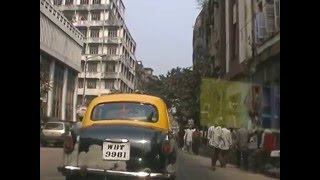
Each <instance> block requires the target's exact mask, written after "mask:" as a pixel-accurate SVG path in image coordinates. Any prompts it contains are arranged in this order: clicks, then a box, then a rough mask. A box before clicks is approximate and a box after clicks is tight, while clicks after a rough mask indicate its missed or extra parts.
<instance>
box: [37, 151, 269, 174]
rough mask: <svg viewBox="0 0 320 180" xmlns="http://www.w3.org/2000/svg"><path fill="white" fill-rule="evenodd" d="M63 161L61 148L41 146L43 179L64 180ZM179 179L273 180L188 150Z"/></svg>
mask: <svg viewBox="0 0 320 180" xmlns="http://www.w3.org/2000/svg"><path fill="white" fill-rule="evenodd" d="M61 162H62V149H61V148H40V179H41V180H63V179H64V178H63V176H61V174H60V173H59V172H58V170H57V166H59V165H60V164H61ZM176 179H177V180H189V179H190V180H193V179H197V180H206V179H217V180H233V179H237V180H250V179H254V180H269V179H270V180H272V179H273V178H269V177H266V176H263V175H260V174H252V173H248V172H245V171H242V170H239V169H237V168H235V167H232V166H228V167H227V168H219V166H217V169H216V171H212V170H211V169H210V159H209V158H206V157H202V156H195V155H192V154H188V153H186V152H182V151H179V152H178V172H177V177H176Z"/></svg>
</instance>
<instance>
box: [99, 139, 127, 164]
mask: <svg viewBox="0 0 320 180" xmlns="http://www.w3.org/2000/svg"><path fill="white" fill-rule="evenodd" d="M102 154H103V155H102V159H103V160H117V161H127V160H129V159H130V143H129V142H126V143H114V142H103V150H102Z"/></svg>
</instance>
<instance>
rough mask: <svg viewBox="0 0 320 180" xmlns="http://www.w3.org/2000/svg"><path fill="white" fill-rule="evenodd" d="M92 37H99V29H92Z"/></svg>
mask: <svg viewBox="0 0 320 180" xmlns="http://www.w3.org/2000/svg"><path fill="white" fill-rule="evenodd" d="M90 37H93V38H97V37H99V29H91V31H90Z"/></svg>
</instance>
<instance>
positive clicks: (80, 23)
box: [73, 20, 123, 27]
mask: <svg viewBox="0 0 320 180" xmlns="http://www.w3.org/2000/svg"><path fill="white" fill-rule="evenodd" d="M122 24H123V22H122V21H111V20H106V21H101V20H100V21H99V20H97V21H76V22H74V23H73V25H74V26H88V27H90V26H121V25H122Z"/></svg>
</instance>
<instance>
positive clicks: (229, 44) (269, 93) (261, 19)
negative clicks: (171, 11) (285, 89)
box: [193, 0, 280, 129]
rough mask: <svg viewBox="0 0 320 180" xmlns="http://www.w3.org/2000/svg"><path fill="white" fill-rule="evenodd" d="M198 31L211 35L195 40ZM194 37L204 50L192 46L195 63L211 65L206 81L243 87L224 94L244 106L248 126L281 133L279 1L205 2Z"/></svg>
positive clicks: (233, 0)
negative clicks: (277, 130) (278, 130)
mask: <svg viewBox="0 0 320 180" xmlns="http://www.w3.org/2000/svg"><path fill="white" fill-rule="evenodd" d="M212 5H213V8H211V6H212ZM212 11H213V12H212ZM206 19H207V21H208V20H209V22H208V23H206ZM210 22H211V23H212V24H213V25H212V24H211V25H209V26H208V24H210ZM210 26H211V28H208V27H210ZM199 27H200V28H199ZM199 29H201V30H202V31H208V30H210V31H211V33H204V35H201V36H199V34H201V33H199ZM207 34H209V35H210V36H209V35H207ZM195 37H198V38H199V37H201V38H202V41H198V44H197V45H199V44H200V45H202V46H203V47H205V48H203V49H202V51H199V48H198V47H199V46H195V44H194V57H193V61H194V64H195V62H197V60H198V62H201V61H199V57H204V58H203V59H204V60H202V61H206V63H207V64H206V66H207V65H208V62H209V64H210V63H211V64H213V65H214V67H215V68H212V69H211V73H209V77H220V78H222V79H223V80H225V81H228V82H241V83H244V84H245V86H242V87H243V88H234V87H233V88H230V89H233V90H232V91H233V92H231V90H230V91H228V93H229V95H230V97H232V98H230V101H234V102H232V103H231V104H247V107H246V108H245V110H246V111H248V113H247V114H248V115H249V117H247V116H242V118H244V119H251V121H248V127H252V126H258V127H262V128H270V129H280V0H208V1H207V2H206V3H205V4H204V6H203V9H202V11H201V13H200V14H199V16H198V17H197V19H196V25H195V29H194V41H195ZM212 46H214V47H212ZM195 52H197V53H195ZM217 67H218V68H217ZM207 74H208V73H207ZM210 75H211V76H210ZM216 75H219V76H216ZM233 84H235V83H233ZM234 97H237V98H234ZM232 99H237V100H232ZM236 101H237V102H236ZM247 101H249V103H248V102H247Z"/></svg>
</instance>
